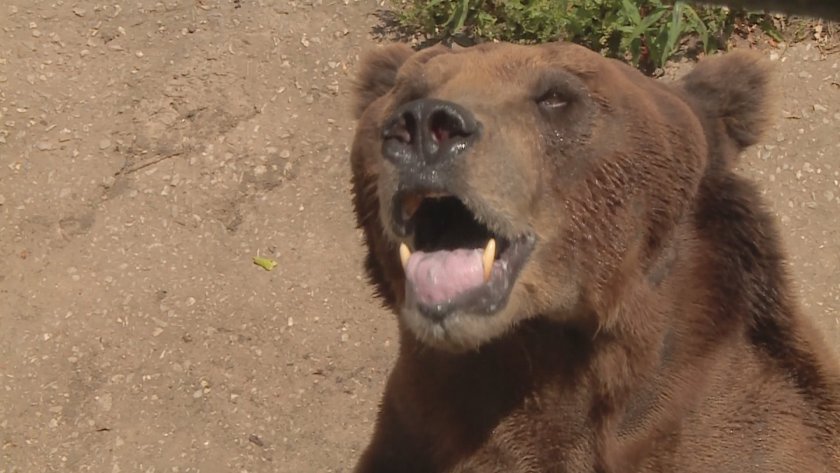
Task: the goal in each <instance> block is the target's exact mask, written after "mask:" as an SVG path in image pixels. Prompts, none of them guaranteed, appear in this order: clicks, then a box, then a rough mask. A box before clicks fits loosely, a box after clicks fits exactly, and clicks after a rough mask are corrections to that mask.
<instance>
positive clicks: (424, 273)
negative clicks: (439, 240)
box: [405, 249, 484, 305]
mask: <svg viewBox="0 0 840 473" xmlns="http://www.w3.org/2000/svg"><path fill="white" fill-rule="evenodd" d="M481 256H482V250H480V249H475V250H454V251H435V252H433V253H424V252H422V251H416V252H414V253H412V255H411V258H409V260H408V265H407V267H406V269H405V274H406V277H407V278H408V280H409V282H410V283H411V285H412V286H413V287H414V294H415V295H416V296H417V301H418V302H420V303H422V304H424V305H434V304H440V303H444V302H448V301H450V300H452V299H453V298H455V297H456V296H457V295H459V294H462V293H464V292H466V291H468V290H470V289H473V288H475V287H478V286H480V285H481V284H482V283H483V282H484V270H483V267H482V263H481Z"/></svg>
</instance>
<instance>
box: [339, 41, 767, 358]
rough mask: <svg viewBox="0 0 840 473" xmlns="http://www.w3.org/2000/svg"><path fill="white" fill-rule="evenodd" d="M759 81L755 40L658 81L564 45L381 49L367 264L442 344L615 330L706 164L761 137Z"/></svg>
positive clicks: (370, 138)
mask: <svg viewBox="0 0 840 473" xmlns="http://www.w3.org/2000/svg"><path fill="white" fill-rule="evenodd" d="M767 79H768V75H767V67H766V66H765V65H764V64H763V63H762V62H761V61H760V60H758V59H757V58H755V57H753V56H752V55H749V54H730V55H726V56H724V57H723V58H722V59H714V60H707V61H704V62H703V63H701V64H700V65H699V66H698V67H697V68H696V69H695V71H693V72H692V73H691V74H689V75H688V76H687V77H686V78H685V79H683V81H682V82H681V83H680V84H678V85H677V86H668V85H666V84H663V83H662V82H659V81H655V80H653V79H649V78H646V77H644V76H643V75H641V74H640V73H638V72H637V71H635V70H633V69H632V68H630V67H628V66H626V65H624V64H622V63H620V62H618V61H614V60H610V59H606V58H604V57H602V56H600V55H598V54H597V53H594V52H592V51H589V50H587V49H585V48H583V47H580V46H576V45H573V44H569V43H553V44H545V45H538V46H520V45H512V44H503V43H496V44H485V45H480V46H475V47H471V48H466V49H462V50H457V51H455V50H451V49H448V48H445V47H443V46H437V47H433V48H429V49H426V50H423V51H419V52H414V51H412V50H411V49H410V48H408V47H407V46H403V45H391V46H387V47H383V48H380V49H379V50H376V51H374V52H372V53H370V54H368V56H367V57H366V58H365V59H364V61H363V63H362V66H361V70H360V74H359V78H358V82H357V90H356V97H357V108H356V112H357V117H358V118H359V123H358V128H357V134H356V137H355V140H354V143H353V148H352V156H351V163H352V171H353V191H354V204H355V210H356V215H357V219H358V222H359V224H360V226H361V227H362V228H363V229H364V232H365V236H366V243H367V247H368V257H367V263H366V265H367V270H368V273H369V275H370V277H371V279H372V280H373V282H374V283H375V285H376V287H377V289H378V292H379V294H380V295H381V296H382V298H383V299H384V301H385V302H386V304H387V305H388V306H389V307H391V308H392V309H393V310H394V311H395V312H397V313H398V314H399V320H400V325H401V327H402V328H403V330H407V331H408V333H410V334H412V335H413V336H414V337H415V338H417V339H419V340H420V341H422V342H424V343H425V344H427V345H430V346H433V347H438V348H442V349H447V350H456V351H458V350H465V349H470V348H475V347H479V346H480V345H482V344H483V343H486V342H488V341H490V340H493V339H494V338H496V337H499V336H502V335H503V334H504V333H506V332H507V331H509V330H511V329H512V328H513V327H515V326H516V325H517V323H519V322H521V321H523V320H526V319H529V318H533V317H545V318H550V319H554V320H559V321H567V322H569V323H575V322H579V323H591V324H594V325H595V326H597V327H598V328H602V327H605V326H609V324H611V323H612V318H613V317H614V316H615V314H616V313H617V312H619V311H618V307H619V306H620V304H621V303H622V300H623V299H624V298H625V296H626V294H627V292H628V291H631V290H632V288H633V287H634V285H635V284H638V283H639V282H640V281H642V282H645V281H646V282H645V283H646V284H648V283H649V284H656V281H657V280H658V279H661V278H662V277H663V276H662V274H661V273H663V272H666V271H667V270H666V269H663V268H665V267H667V261H666V260H667V259H668V258H669V256H667V254H668V253H672V252H669V251H667V250H668V249H669V248H670V246H671V242H672V240H673V238H674V234H675V232H676V228H677V226H678V223H679V222H681V221H684V219H686V218H688V217H687V216H689V215H690V214H691V211H692V206H693V203H694V199H695V196H696V193H697V189H698V186H699V184H700V182H701V180H702V179H703V176H704V174H705V173H706V172H707V171H708V169H709V168H710V167H712V166H726V165H727V163H728V162H731V161H732V160H733V159H734V157H735V156H736V155H737V153H738V152H739V151H740V150H741V149H743V148H744V147H745V146H748V145H750V144H752V143H754V142H755V141H756V140H757V137H758V134H759V133H760V131H761V130H762V129H763V128H764V126H765V124H766V119H765V118H764V116H765V110H764V100H763V98H762V97H763V96H764V95H766V91H767ZM671 257H673V256H671ZM663 261H664V262H663Z"/></svg>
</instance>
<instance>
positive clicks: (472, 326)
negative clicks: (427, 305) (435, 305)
mask: <svg viewBox="0 0 840 473" xmlns="http://www.w3.org/2000/svg"><path fill="white" fill-rule="evenodd" d="M507 312H508V311H506V310H500V311H498V312H496V313H492V314H481V313H474V312H471V311H465V310H460V309H452V310H450V311H449V312H448V313H447V314H446V316H445V317H442V318H438V319H433V318H430V317H429V316H427V315H425V314H423V313H422V312H421V309H420V307H419V306H417V305H415V304H405V305H404V306H403V308H402V310H401V311H400V318H401V320H402V325H403V327H404V328H405V329H407V330H408V331H409V332H410V334H411V335H412V336H413V338H415V339H417V340H418V341H420V342H421V343H423V344H424V345H426V346H428V347H431V348H435V349H438V350H442V351H446V352H451V353H463V352H468V351H473V350H476V349H478V348H480V347H481V346H482V345H484V344H486V343H489V342H490V341H492V340H494V339H496V338H498V337H500V336H501V335H503V334H504V333H505V332H506V331H507V330H508V328H509V327H510V325H511V323H510V321H509V317H505V314H506V313H507Z"/></svg>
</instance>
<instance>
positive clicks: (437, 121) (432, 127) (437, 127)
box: [429, 109, 472, 143]
mask: <svg viewBox="0 0 840 473" xmlns="http://www.w3.org/2000/svg"><path fill="white" fill-rule="evenodd" d="M468 128H469V127H468V126H467V124H466V123H464V119H463V118H462V117H461V116H459V115H458V114H456V113H454V112H452V111H450V110H446V109H443V110H435V111H434V112H432V115H431V116H430V117H429V131H430V132H431V135H432V138H433V139H434V140H435V141H436V142H438V143H443V142H446V141H449V139H450V138H452V137H462V138H466V137H468V136H469V135H471V134H472V132H471V131H470V130H468Z"/></svg>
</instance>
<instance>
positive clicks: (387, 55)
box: [354, 44, 414, 118]
mask: <svg viewBox="0 0 840 473" xmlns="http://www.w3.org/2000/svg"><path fill="white" fill-rule="evenodd" d="M412 54H414V51H413V50H412V49H411V48H410V47H409V46H408V45H405V44H391V45H388V46H385V47H380V48H377V49H374V50H373V51H369V52H368V53H367V54H365V56H364V57H363V58H362V61H361V65H360V67H359V72H358V74H357V76H356V80H355V84H354V89H355V95H356V103H355V107H354V114H355V117H356V118H359V117H361V116H362V113H364V111H365V109H367V108H368V106H369V105H370V104H371V103H373V101H374V100H376V99H378V98H379V97H382V96H383V95H385V94H386V93H387V92H388V91H389V90H391V88H392V87H394V83H395V81H396V78H397V71H399V70H400V66H402V65H403V63H404V62H405V61H406V60H407V59H408V58H409V56H411V55H412Z"/></svg>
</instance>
